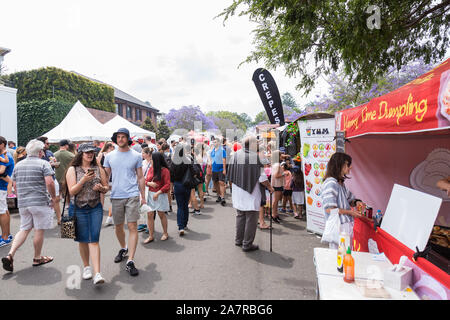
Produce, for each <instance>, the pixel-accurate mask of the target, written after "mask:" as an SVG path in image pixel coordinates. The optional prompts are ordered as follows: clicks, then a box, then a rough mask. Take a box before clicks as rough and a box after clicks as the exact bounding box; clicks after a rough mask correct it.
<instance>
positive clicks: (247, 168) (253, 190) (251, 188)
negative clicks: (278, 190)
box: [227, 136, 273, 252]
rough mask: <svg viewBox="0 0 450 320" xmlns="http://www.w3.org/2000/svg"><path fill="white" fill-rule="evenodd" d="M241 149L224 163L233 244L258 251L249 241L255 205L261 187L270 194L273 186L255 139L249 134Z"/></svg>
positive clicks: (252, 234)
mask: <svg viewBox="0 0 450 320" xmlns="http://www.w3.org/2000/svg"><path fill="white" fill-rule="evenodd" d="M243 144H244V148H243V149H241V150H239V151H237V152H236V153H235V154H234V155H233V156H232V159H231V161H230V164H229V166H228V170H227V172H228V176H227V177H228V179H229V180H230V181H231V182H232V184H233V187H232V191H231V194H232V201H233V208H235V209H236V211H237V215H236V238H235V244H236V246H242V250H243V251H244V252H248V251H254V250H258V249H259V248H258V246H257V245H255V244H253V241H254V240H255V235H256V228H257V225H258V217H259V208H260V206H261V197H262V193H263V192H265V191H264V188H263V186H265V187H266V188H267V189H268V190H269V192H270V193H272V192H273V188H272V186H271V184H270V183H269V180H268V179H267V175H266V174H265V173H264V169H263V165H262V163H261V161H260V159H259V156H258V141H257V140H256V137H254V136H250V137H247V138H245V139H244V143H243Z"/></svg>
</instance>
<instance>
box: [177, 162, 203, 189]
mask: <svg viewBox="0 0 450 320" xmlns="http://www.w3.org/2000/svg"><path fill="white" fill-rule="evenodd" d="M195 182H196V181H194V176H193V175H192V172H191V167H190V166H188V167H187V170H186V172H185V173H184V176H183V180H181V183H182V184H183V186H184V187H185V188H188V189H192V188H194V187H195V186H197V185H198V184H200V182H199V183H198V184H195Z"/></svg>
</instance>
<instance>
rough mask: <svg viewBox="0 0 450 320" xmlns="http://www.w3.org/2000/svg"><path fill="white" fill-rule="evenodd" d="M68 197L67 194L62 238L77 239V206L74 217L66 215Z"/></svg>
mask: <svg viewBox="0 0 450 320" xmlns="http://www.w3.org/2000/svg"><path fill="white" fill-rule="evenodd" d="M66 198H67V196H64V206H63V211H62V213H61V238H63V239H75V238H76V226H77V217H76V215H75V212H76V207H77V206H76V205H74V206H73V217H70V216H69V215H67V216H64V209H65V208H66Z"/></svg>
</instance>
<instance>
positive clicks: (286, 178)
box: [284, 170, 292, 190]
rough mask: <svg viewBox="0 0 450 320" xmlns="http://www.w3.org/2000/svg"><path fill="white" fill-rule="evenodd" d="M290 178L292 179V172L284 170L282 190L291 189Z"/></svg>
mask: <svg viewBox="0 0 450 320" xmlns="http://www.w3.org/2000/svg"><path fill="white" fill-rule="evenodd" d="M291 180H292V173H291V172H290V171H288V170H286V171H285V172H284V190H292V188H291Z"/></svg>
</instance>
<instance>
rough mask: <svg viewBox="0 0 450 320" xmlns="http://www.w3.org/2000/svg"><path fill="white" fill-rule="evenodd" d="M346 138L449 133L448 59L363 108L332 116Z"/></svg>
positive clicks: (449, 82) (449, 62)
mask: <svg viewBox="0 0 450 320" xmlns="http://www.w3.org/2000/svg"><path fill="white" fill-rule="evenodd" d="M336 129H337V130H339V131H345V132H346V137H347V138H353V137H357V136H361V135H366V134H396V133H412V132H423V131H433V130H442V129H450V58H449V59H447V60H446V61H444V62H443V63H441V64H440V65H439V66H437V67H436V68H434V69H433V70H430V71H429V72H427V73H425V74H423V75H422V76H420V77H419V78H417V79H415V80H413V81H411V82H410V83H408V84H406V85H404V86H403V87H400V88H399V89H397V90H395V91H392V92H390V93H388V94H386V95H384V96H381V97H378V98H375V99H372V100H371V101H369V102H368V103H367V104H364V105H361V106H359V107H356V108H352V109H348V110H342V111H339V112H337V113H336Z"/></svg>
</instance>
